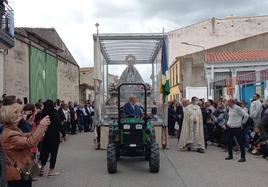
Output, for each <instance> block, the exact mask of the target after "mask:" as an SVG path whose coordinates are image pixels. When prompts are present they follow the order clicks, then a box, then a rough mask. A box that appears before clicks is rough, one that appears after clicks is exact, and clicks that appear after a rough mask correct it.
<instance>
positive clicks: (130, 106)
mask: <svg viewBox="0 0 268 187" xmlns="http://www.w3.org/2000/svg"><path fill="white" fill-rule="evenodd" d="M123 109H124V114H125V115H126V117H127V116H132V117H141V107H140V106H138V105H137V104H136V97H135V96H130V97H129V99H128V103H126V104H125V105H124V108H123Z"/></svg>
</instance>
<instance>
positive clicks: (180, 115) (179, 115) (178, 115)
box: [175, 102, 183, 140]
mask: <svg viewBox="0 0 268 187" xmlns="http://www.w3.org/2000/svg"><path fill="white" fill-rule="evenodd" d="M175 116H176V121H177V122H178V125H179V130H178V140H179V139H180V135H181V129H182V122H183V108H182V106H181V104H180V103H179V102H178V103H177V105H176V112H175Z"/></svg>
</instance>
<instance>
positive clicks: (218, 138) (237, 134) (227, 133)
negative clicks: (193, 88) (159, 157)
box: [168, 93, 268, 162]
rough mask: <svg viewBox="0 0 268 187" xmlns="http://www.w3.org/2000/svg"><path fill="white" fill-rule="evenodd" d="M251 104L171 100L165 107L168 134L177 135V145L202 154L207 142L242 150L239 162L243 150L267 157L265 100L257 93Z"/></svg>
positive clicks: (267, 103)
mask: <svg viewBox="0 0 268 187" xmlns="http://www.w3.org/2000/svg"><path fill="white" fill-rule="evenodd" d="M249 106H250V107H249V108H247V106H246V102H245V101H241V102H240V101H237V100H236V99H229V100H227V99H221V100H220V101H218V102H216V101H213V100H208V101H205V99H198V98H197V97H193V98H192V100H191V101H189V100H186V99H182V100H181V101H180V102H177V101H172V102H170V103H169V108H168V134H169V137H170V138H178V145H179V148H181V149H185V150H188V151H191V150H196V151H198V152H201V153H204V152H205V149H206V148H207V146H208V145H215V146H218V147H222V148H224V149H226V150H227V151H228V156H227V157H226V158H225V159H226V160H231V159H233V150H236V151H238V150H240V151H241V158H240V159H239V162H245V161H246V152H247V151H248V152H249V153H251V154H254V155H262V156H263V157H264V158H268V101H267V100H265V101H261V99H260V95H259V94H257V93H256V94H255V95H254V96H253V97H252V100H251V103H250V105H249Z"/></svg>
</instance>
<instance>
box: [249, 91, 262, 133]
mask: <svg viewBox="0 0 268 187" xmlns="http://www.w3.org/2000/svg"><path fill="white" fill-rule="evenodd" d="M261 113H262V103H261V101H260V95H259V94H257V93H255V94H254V96H253V101H252V103H251V105H250V110H249V115H250V117H251V118H252V119H253V121H254V127H255V128H256V127H257V126H258V124H259V122H260V120H261Z"/></svg>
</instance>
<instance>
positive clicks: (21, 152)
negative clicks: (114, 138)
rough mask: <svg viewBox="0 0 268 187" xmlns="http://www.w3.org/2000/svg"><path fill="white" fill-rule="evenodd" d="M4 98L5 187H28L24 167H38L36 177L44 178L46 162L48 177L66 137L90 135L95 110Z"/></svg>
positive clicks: (1, 164)
mask: <svg viewBox="0 0 268 187" xmlns="http://www.w3.org/2000/svg"><path fill="white" fill-rule="evenodd" d="M23 100H24V102H22V100H21V99H19V98H16V97H15V96H7V95H5V94H4V95H3V96H2V100H0V140H1V143H0V168H1V169H0V176H1V179H0V181H1V182H0V183H1V186H3V187H5V186H8V187H30V186H32V181H33V180H34V178H30V180H25V179H24V176H23V175H24V170H25V168H26V167H27V166H29V165H31V166H32V167H33V165H34V163H36V164H37V163H40V166H41V167H40V170H38V175H39V176H43V175H44V173H45V166H46V163H47V161H48V159H49V162H50V166H49V171H48V173H47V175H48V176H57V175H59V174H60V173H59V172H57V171H56V170H55V165H56V160H57V154H58V149H59V145H60V143H61V142H62V141H66V140H67V135H68V134H70V135H75V134H76V133H77V132H78V131H79V132H82V131H84V132H90V131H93V128H94V127H93V116H94V106H93V104H94V103H92V102H90V101H87V102H86V103H85V105H78V104H77V103H73V102H68V103H65V102H64V101H61V100H59V99H57V100H56V101H52V100H47V101H45V102H43V101H42V100H39V102H38V103H35V104H31V103H28V101H27V99H23Z"/></svg>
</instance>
